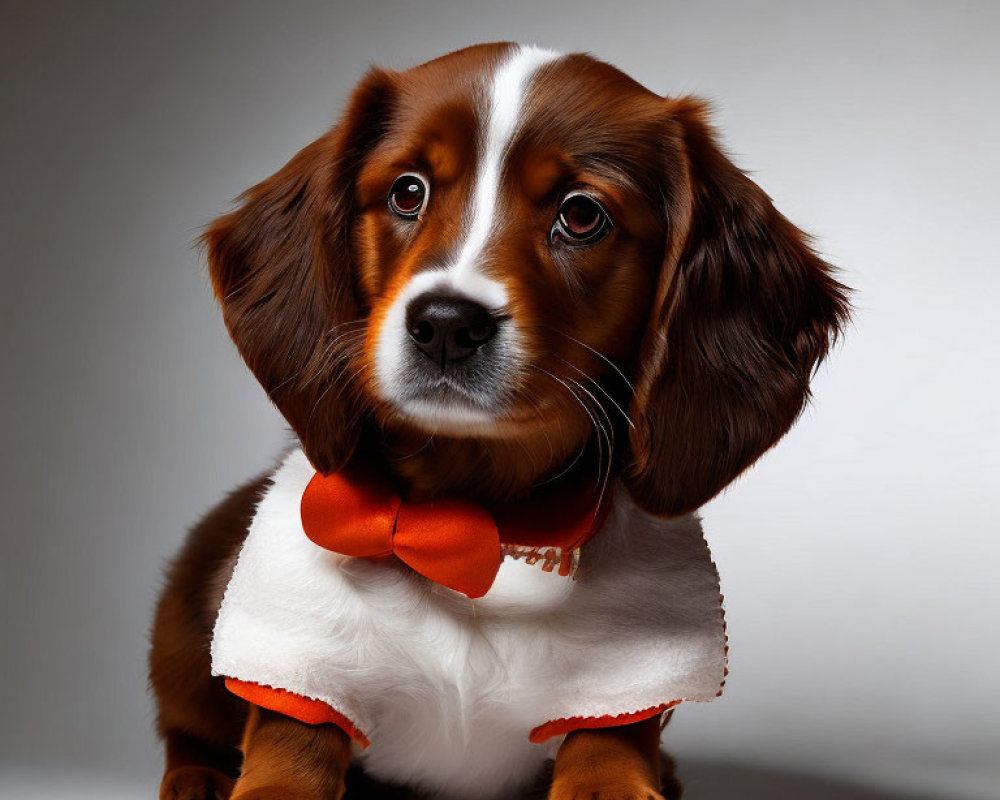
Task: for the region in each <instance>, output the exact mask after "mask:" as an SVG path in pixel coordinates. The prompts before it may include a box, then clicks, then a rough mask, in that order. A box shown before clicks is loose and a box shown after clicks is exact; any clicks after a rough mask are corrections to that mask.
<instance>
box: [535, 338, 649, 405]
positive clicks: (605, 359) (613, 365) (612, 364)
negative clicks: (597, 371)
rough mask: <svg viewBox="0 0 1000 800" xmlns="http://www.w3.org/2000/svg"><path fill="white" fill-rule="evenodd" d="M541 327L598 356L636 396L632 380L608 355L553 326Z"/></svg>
mask: <svg viewBox="0 0 1000 800" xmlns="http://www.w3.org/2000/svg"><path fill="white" fill-rule="evenodd" d="M541 327H543V328H548V329H549V330H551V331H555V332H556V333H558V334H559V335H560V336H565V337H566V338H567V339H569V340H570V341H571V342H574V343H576V344H578V345H580V347H583V348H585V349H586V350H589V351H590V352H591V353H593V354H594V355H595V356H597V357H598V358H599V359H601V361H603V362H604V363H606V364H607V365H608V366H609V367H611V369H613V370H614V371H615V372H617V373H618V377H620V378H621V379H622V380H623V381H625V385H626V386H628V388H629V390H630V391H631V392H632V394H635V386H633V385H632V381H630V380H629V379H628V378H627V377H626V376H625V373H624V372H622V371H621V368H619V366H618V365H617V364H616V363H615V362H614V361H612V360H611V359H610V358H608V357H607V356H606V355H604V353H602V352H600V351H599V350H595V349H594V348H593V347H591V346H590V345H589V344H587V343H586V342H581V341H580V340H579V339H577V338H576V337H575V336H570V335H569V334H568V333H566V332H565V331H561V330H559V329H558V328H554V327H552V326H551V325H542V326H541Z"/></svg>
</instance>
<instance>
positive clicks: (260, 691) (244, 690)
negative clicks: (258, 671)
mask: <svg viewBox="0 0 1000 800" xmlns="http://www.w3.org/2000/svg"><path fill="white" fill-rule="evenodd" d="M226 688H227V689H228V690H229V691H230V692H232V693H233V694H235V695H236V696H237V697H242V698H243V699H244V700H246V701H247V702H248V703H253V704H254V705H255V706H260V707H261V708H266V709H268V710H269V711H276V712H278V713H279V714H284V715H285V716H286V717H292V718H293V719H297V720H298V721H299V722H304V723H306V724H307V725H322V724H324V723H332V724H334V725H336V726H337V727H338V728H340V729H342V730H343V731H344V733H346V734H347V735H348V736H350V737H351V739H352V740H353V741H355V742H357V743H358V744H359V745H361V747H362V749H364V748H366V747H368V745H369V744H371V742H369V741H368V737H367V736H365V735H364V734H363V733H362V732H361V731H360V730H359V729H358V727H357V726H356V725H355V724H354V723H353V722H351V720H349V719H348V718H347V717H345V716H344V715H343V714H341V713H340V712H339V711H337V709H335V708H333V707H332V706H330V705H328V704H326V703H324V702H323V701H322V700H314V699H313V698H311V697H303V696H302V695H300V694H295V693H294V692H289V691H286V690H285V689H276V688H274V687H272V686H264V685H263V684H260V683H253V682H251V681H240V680H237V679H236V678H226Z"/></svg>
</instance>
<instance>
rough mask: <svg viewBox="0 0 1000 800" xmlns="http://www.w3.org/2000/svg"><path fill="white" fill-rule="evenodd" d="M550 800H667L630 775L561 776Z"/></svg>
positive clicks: (554, 786) (551, 793)
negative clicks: (604, 776)
mask: <svg viewBox="0 0 1000 800" xmlns="http://www.w3.org/2000/svg"><path fill="white" fill-rule="evenodd" d="M548 800H665V798H664V796H663V795H662V794H660V793H659V791H658V790H656V789H654V788H653V787H652V786H650V785H649V784H647V783H646V782H645V781H643V780H638V779H636V778H633V777H629V776H621V777H616V778H606V779H603V780H601V781H593V780H587V779H580V778H560V779H558V780H556V781H555V782H554V783H553V784H552V788H551V789H550V790H549V797H548Z"/></svg>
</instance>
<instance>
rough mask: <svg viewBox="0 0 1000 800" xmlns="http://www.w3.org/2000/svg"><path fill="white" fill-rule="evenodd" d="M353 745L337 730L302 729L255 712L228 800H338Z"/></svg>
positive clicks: (324, 727) (296, 723) (278, 717)
mask: <svg viewBox="0 0 1000 800" xmlns="http://www.w3.org/2000/svg"><path fill="white" fill-rule="evenodd" d="M350 762H351V740H350V739H349V738H348V736H347V734H346V733H344V732H343V731H342V730H341V729H340V728H338V727H337V726H336V725H329V724H325V725H306V724H305V723H302V722H299V721H297V720H294V719H292V718H290V717H286V716H283V715H282V714H276V713H274V712H273V711H267V710H265V709H262V708H258V707H256V706H253V707H252V708H251V710H250V716H249V719H248V720H247V727H246V733H245V734H244V736H243V772H242V774H241V775H240V778H239V780H237V781H236V788H235V789H234V790H233V796H232V800H340V798H341V797H342V796H343V794H344V777H345V775H346V774H347V767H348V766H349V765H350Z"/></svg>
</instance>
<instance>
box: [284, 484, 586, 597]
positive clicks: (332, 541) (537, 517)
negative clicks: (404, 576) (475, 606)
mask: <svg viewBox="0 0 1000 800" xmlns="http://www.w3.org/2000/svg"><path fill="white" fill-rule="evenodd" d="M301 513H302V528H303V530H304V531H305V533H306V536H308V537H309V538H310V539H311V540H312V541H313V542H315V543H316V544H318V545H319V546H320V547H323V548H325V549H327V550H332V551H334V552H336V553H342V554H343V555H346V556H353V557H355V558H380V557H388V556H391V555H395V556H396V557H397V558H399V559H400V560H401V561H403V562H404V563H405V564H407V565H408V566H409V567H411V568H412V569H413V570H415V571H417V572H419V573H420V574H421V575H424V576H425V577H427V578H430V579H431V580H432V581H434V582H435V583H440V584H441V585H442V586H447V587H448V588H450V589H454V590H456V591H458V592H461V593H462V594H465V595H467V596H469V597H482V596H483V595H484V594H486V593H487V592H488V591H489V589H490V587H491V586H492V585H493V581H494V579H495V578H496V575H497V571H498V570H499V569H500V562H501V561H502V560H503V552H504V550H503V547H502V545H513V546H514V547H515V548H524V549H526V550H528V551H531V550H534V549H535V548H542V547H552V548H556V549H558V550H561V551H562V552H565V553H570V552H571V551H573V550H575V549H576V548H578V547H580V546H581V545H582V544H583V543H584V542H585V541H586V540H587V539H588V538H589V537H590V536H591V535H592V533H593V532H594V530H595V529H596V528H597V527H598V525H599V522H600V519H601V515H600V514H599V506H598V503H597V499H596V496H595V493H594V492H580V491H574V492H566V491H564V490H563V491H551V490H550V491H547V492H545V493H544V494H543V495H542V496H537V497H534V498H532V499H530V500H527V501H525V502H522V503H517V504H512V505H505V506H502V507H500V508H498V509H497V510H496V511H495V514H490V512H489V511H487V510H486V509H485V508H483V507H482V506H480V505H477V504H476V503H471V502H469V501H467V500H462V499H460V498H442V499H439V500H434V501H431V502H425V503H409V502H403V500H402V498H401V497H400V496H399V494H397V493H396V492H395V490H394V489H393V487H392V485H391V484H390V483H389V481H388V480H387V479H385V478H383V477H382V476H380V475H378V474H377V473H375V472H374V471H371V470H363V469H362V470H359V469H352V470H351V471H350V472H349V473H347V472H339V473H335V474H333V475H321V474H319V473H316V475H314V476H313V478H312V480H310V481H309V485H308V486H307V487H306V490H305V492H304V493H303V495H302V505H301Z"/></svg>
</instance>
